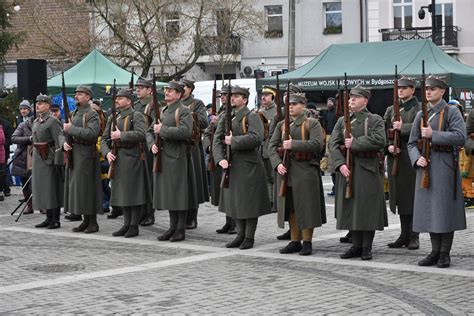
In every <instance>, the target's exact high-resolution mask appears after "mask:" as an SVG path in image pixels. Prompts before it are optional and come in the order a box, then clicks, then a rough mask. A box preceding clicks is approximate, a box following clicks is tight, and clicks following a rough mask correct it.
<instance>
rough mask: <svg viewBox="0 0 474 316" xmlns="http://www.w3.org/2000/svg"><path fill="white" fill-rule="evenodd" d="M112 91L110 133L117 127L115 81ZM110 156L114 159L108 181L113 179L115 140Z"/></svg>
mask: <svg viewBox="0 0 474 316" xmlns="http://www.w3.org/2000/svg"><path fill="white" fill-rule="evenodd" d="M112 89H113V90H112V124H110V131H114V130H115V128H116V127H117V108H116V107H115V98H116V97H117V88H116V85H115V79H114V85H113V87H112ZM110 131H109V132H110ZM112 155H114V156H115V157H116V158H115V160H114V161H112V162H111V163H110V165H109V170H108V172H107V177H108V178H109V179H113V178H114V176H115V161H116V160H117V141H115V140H112Z"/></svg>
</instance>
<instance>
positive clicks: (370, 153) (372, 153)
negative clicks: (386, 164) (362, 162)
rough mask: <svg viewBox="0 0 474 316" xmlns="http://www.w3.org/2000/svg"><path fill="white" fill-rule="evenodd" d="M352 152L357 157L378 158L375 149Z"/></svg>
mask: <svg viewBox="0 0 474 316" xmlns="http://www.w3.org/2000/svg"><path fill="white" fill-rule="evenodd" d="M352 154H353V155H354V156H355V157H358V158H378V157H379V152H378V151H375V150H371V151H353V152H352Z"/></svg>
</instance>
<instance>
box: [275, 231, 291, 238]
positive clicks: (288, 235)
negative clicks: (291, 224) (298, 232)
mask: <svg viewBox="0 0 474 316" xmlns="http://www.w3.org/2000/svg"><path fill="white" fill-rule="evenodd" d="M277 239H278V240H291V231H290V230H289V229H288V231H287V232H286V233H284V234H281V235H280V236H277Z"/></svg>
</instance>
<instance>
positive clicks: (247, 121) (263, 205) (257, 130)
mask: <svg viewBox="0 0 474 316" xmlns="http://www.w3.org/2000/svg"><path fill="white" fill-rule="evenodd" d="M248 97H249V90H248V89H246V88H242V87H239V86H233V87H232V101H231V102H232V107H233V109H234V118H233V119H232V134H231V135H229V136H226V135H225V127H224V124H225V119H224V116H221V117H220V118H219V121H218V123H217V130H216V134H215V137H214V146H213V154H214V160H215V162H216V163H217V164H219V165H220V166H221V167H222V169H227V168H230V169H229V172H230V183H229V188H223V189H221V195H220V199H219V211H220V212H225V213H226V215H227V216H230V217H232V218H233V219H235V222H236V224H237V231H238V235H237V237H236V238H235V239H234V240H233V241H232V242H230V243H228V244H226V247H227V248H236V247H239V248H240V249H249V248H252V247H253V245H254V239H255V231H256V229H257V223H258V217H259V216H262V215H265V214H269V213H271V207H270V199H269V198H268V191H267V188H266V183H265V170H264V167H263V161H262V156H261V154H260V153H259V148H260V146H261V145H262V143H263V123H262V120H261V119H260V118H259V117H258V114H257V113H255V112H250V110H249V108H248V107H247V103H248ZM225 145H230V147H231V152H232V153H231V156H232V161H227V160H226V159H225V157H224V146H225ZM242 197H246V198H245V199H243V198H242Z"/></svg>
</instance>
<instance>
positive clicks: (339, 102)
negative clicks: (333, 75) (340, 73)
mask: <svg viewBox="0 0 474 316" xmlns="http://www.w3.org/2000/svg"><path fill="white" fill-rule="evenodd" d="M341 116H342V89H341V80H340V79H337V94H336V120H337V119H339V118H340V117H341Z"/></svg>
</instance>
